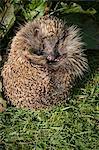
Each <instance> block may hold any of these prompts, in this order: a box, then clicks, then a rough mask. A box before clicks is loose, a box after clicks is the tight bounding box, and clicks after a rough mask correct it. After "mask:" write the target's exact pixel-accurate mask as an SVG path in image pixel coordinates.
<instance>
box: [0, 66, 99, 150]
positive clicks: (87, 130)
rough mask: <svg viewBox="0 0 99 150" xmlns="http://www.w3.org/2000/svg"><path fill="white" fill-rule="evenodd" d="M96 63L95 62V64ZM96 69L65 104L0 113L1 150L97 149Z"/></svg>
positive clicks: (98, 79) (98, 78)
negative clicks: (36, 109)
mask: <svg viewBox="0 0 99 150" xmlns="http://www.w3.org/2000/svg"><path fill="white" fill-rule="evenodd" d="M94 66H95V65H94ZM98 83H99V70H96V71H95V72H94V73H93V74H91V75H90V77H89V79H88V81H87V82H86V83H85V84H83V85H82V86H81V88H79V87H78V88H75V90H74V92H73V96H71V98H70V100H69V101H68V102H67V104H66V105H64V106H61V107H60V106H54V107H53V108H51V109H50V110H39V111H31V110H25V109H17V108H14V107H9V108H8V109H7V110H6V111H5V112H3V113H1V114H0V150H99V106H98V105H99V97H98V94H99V87H98Z"/></svg>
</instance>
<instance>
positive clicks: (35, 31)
mask: <svg viewBox="0 0 99 150" xmlns="http://www.w3.org/2000/svg"><path fill="white" fill-rule="evenodd" d="M38 33H39V28H37V27H35V28H34V36H35V37H36V36H38Z"/></svg>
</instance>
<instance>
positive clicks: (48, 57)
mask: <svg viewBox="0 0 99 150" xmlns="http://www.w3.org/2000/svg"><path fill="white" fill-rule="evenodd" d="M38 32H39V31H38ZM64 34H65V33H63V34H60V35H57V34H54V33H50V34H49V35H46V36H45V35H42V34H40V33H39V35H36V37H35V44H34V43H33V46H32V47H33V48H30V53H31V56H32V57H31V60H32V61H31V62H32V63H34V64H39V65H49V66H51V67H57V66H59V64H62V63H61V62H63V59H64V56H65V53H66V52H65V49H63V48H62V47H63V43H64V40H65V36H64ZM36 43H37V44H36Z"/></svg>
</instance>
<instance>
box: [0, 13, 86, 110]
mask: <svg viewBox="0 0 99 150" xmlns="http://www.w3.org/2000/svg"><path fill="white" fill-rule="evenodd" d="M78 32H79V30H78V29H77V28H76V27H73V26H72V27H69V28H68V27H67V26H66V25H65V24H64V23H63V22H62V21H61V20H59V19H57V18H55V17H49V16H45V17H41V18H40V19H36V20H34V21H32V22H29V23H27V24H26V25H25V26H24V27H22V28H21V29H20V31H18V32H17V34H16V36H15V37H14V38H13V40H12V44H11V50H10V54H9V57H8V61H7V62H6V63H5V65H4V67H3V70H2V77H3V89H4V94H5V96H6V98H7V100H9V101H11V102H12V104H13V105H15V106H17V107H27V108H45V107H48V106H52V105H53V104H54V105H55V104H57V103H61V102H65V101H66V99H67V97H68V95H69V91H70V89H71V87H72V84H73V82H74V80H75V78H76V77H78V76H81V75H83V72H84V71H86V70H87V67H88V65H87V59H86V57H85V55H84V53H83V49H82V46H83V43H82V42H81V38H80V36H79V33H78Z"/></svg>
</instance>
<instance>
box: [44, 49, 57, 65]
mask: <svg viewBox="0 0 99 150" xmlns="http://www.w3.org/2000/svg"><path fill="white" fill-rule="evenodd" d="M59 57H60V54H59V52H58V51H56V50H55V51H54V53H53V52H51V53H49V54H48V55H47V57H46V59H47V61H48V62H49V63H50V62H56V61H57V60H58V58H59Z"/></svg>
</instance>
